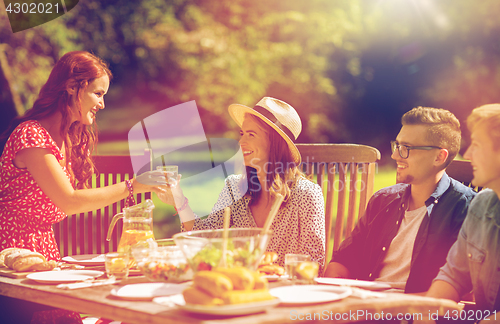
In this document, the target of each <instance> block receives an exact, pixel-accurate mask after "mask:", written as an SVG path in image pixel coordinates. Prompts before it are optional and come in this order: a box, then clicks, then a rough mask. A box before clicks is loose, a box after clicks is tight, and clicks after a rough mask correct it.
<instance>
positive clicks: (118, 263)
mask: <svg viewBox="0 0 500 324" xmlns="http://www.w3.org/2000/svg"><path fill="white" fill-rule="evenodd" d="M126 267H127V265H126V264H125V260H124V259H121V258H116V259H113V260H111V269H112V270H113V271H120V270H122V269H125V268H126Z"/></svg>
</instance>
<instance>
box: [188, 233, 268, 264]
mask: <svg viewBox="0 0 500 324" xmlns="http://www.w3.org/2000/svg"><path fill="white" fill-rule="evenodd" d="M249 244H250V243H249V242H246V243H245V246H244V247H239V248H235V247H234V245H233V244H232V242H231V240H229V242H228V245H227V254H226V264H227V266H228V268H233V267H240V266H244V267H248V266H250V265H252V264H254V263H255V261H256V259H257V257H258V255H260V250H259V249H258V248H256V249H254V250H253V251H250V249H249V247H248V245H249ZM221 258H222V250H221V249H219V248H218V247H216V246H213V245H212V246H207V247H204V248H203V249H201V250H200V251H199V252H198V253H197V254H196V255H195V256H194V257H193V258H192V260H191V262H192V264H193V265H194V269H196V270H198V271H204V270H211V269H212V268H215V267H217V266H218V265H219V262H220V259H221Z"/></svg>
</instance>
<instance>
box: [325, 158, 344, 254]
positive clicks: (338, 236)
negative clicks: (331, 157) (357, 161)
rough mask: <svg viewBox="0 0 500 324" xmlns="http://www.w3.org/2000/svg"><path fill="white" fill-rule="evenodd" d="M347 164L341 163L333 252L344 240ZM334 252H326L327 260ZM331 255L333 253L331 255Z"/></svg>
mask: <svg viewBox="0 0 500 324" xmlns="http://www.w3.org/2000/svg"><path fill="white" fill-rule="evenodd" d="M345 169H346V167H345V163H339V181H338V182H339V186H338V192H337V194H338V200H337V213H336V214H335V217H336V223H335V228H334V229H333V230H334V236H333V250H332V251H335V250H337V249H338V247H339V246H340V242H341V241H342V238H343V237H344V215H345V199H346V189H345V188H346V184H347V183H346V182H347V181H346V178H347V176H346V173H345ZM330 190H332V191H335V186H334V184H332V186H331V187H330ZM325 231H332V229H331V228H329V229H327V228H326V227H325ZM332 251H326V253H327V255H326V260H329V259H328V258H329V257H331V256H330V255H328V252H332ZM330 254H331V253H330Z"/></svg>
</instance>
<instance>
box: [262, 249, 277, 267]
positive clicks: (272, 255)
mask: <svg viewBox="0 0 500 324" xmlns="http://www.w3.org/2000/svg"><path fill="white" fill-rule="evenodd" d="M276 260H278V253H276V252H267V251H266V252H264V254H263V255H262V259H261V260H260V263H259V265H267V264H272V263H273V262H276Z"/></svg>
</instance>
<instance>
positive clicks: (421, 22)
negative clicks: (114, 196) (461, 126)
mask: <svg viewBox="0 0 500 324" xmlns="http://www.w3.org/2000/svg"><path fill="white" fill-rule="evenodd" d="M499 11H500V5H499V4H498V1H496V0H485V1H481V2H472V1H469V0H455V1H425V2H423V1H400V0H383V1H366V0H350V1H340V0H337V1H332V0H310V1H303V0H290V1H281V0H266V1H264V0H253V1H250V0H234V1H220V0H169V1H164V0H137V1H130V0H99V1H80V2H79V4H78V5H77V6H76V7H75V8H74V9H73V10H71V11H70V12H68V13H67V14H65V15H64V16H63V17H61V18H58V19H55V20H53V21H51V22H49V23H46V24H44V25H42V26H39V27H36V28H32V29H29V30H26V31H23V32H19V33H15V34H12V33H11V31H10V28H9V26H8V20H7V17H6V15H4V14H0V43H2V44H6V45H7V48H6V50H5V51H6V54H7V58H8V60H9V62H10V68H11V69H12V72H13V74H14V75H15V76H16V85H15V87H14V88H15V89H17V91H18V92H19V93H20V94H21V97H22V100H23V104H24V105H25V107H26V108H29V107H30V106H31V104H32V102H33V100H34V97H35V96H36V94H37V93H38V89H39V88H40V86H41V85H42V84H43V82H44V81H45V79H46V77H47V75H48V72H49V71H50V68H51V66H53V64H54V62H55V61H56V60H57V59H58V58H59V57H60V56H61V55H62V54H63V53H65V52H67V51H70V50H75V49H84V50H88V51H92V52H94V53H96V54H97V55H99V56H101V57H103V58H104V59H105V60H107V61H108V62H110V64H111V68H112V71H113V73H114V74H115V79H114V81H113V84H112V87H111V90H110V94H109V96H108V98H109V100H110V101H109V102H108V107H109V108H110V109H117V110H118V109H119V110H120V118H122V119H128V120H129V121H130V122H129V123H116V122H113V121H112V118H115V117H116V114H113V113H111V114H110V115H109V120H108V121H105V122H104V125H105V126H106V127H105V128H104V131H105V132H107V131H109V132H117V133H121V134H123V133H124V132H126V128H127V127H128V126H129V125H133V124H135V122H137V121H138V120H139V119H141V118H143V117H144V116H145V115H146V116H147V115H148V114H151V113H154V112H155V111H158V110H160V109H164V108H166V107H169V106H172V105H174V104H178V103H181V102H186V101H189V100H196V102H197V105H198V107H199V108H200V110H201V115H202V119H203V123H204V127H205V130H206V132H208V133H209V134H211V135H215V134H217V135H221V134H224V133H226V132H228V131H233V130H234V129H235V127H236V125H235V124H234V123H233V122H232V121H231V120H230V118H229V116H228V114H227V107H228V105H229V104H231V103H235V102H237V103H241V104H246V105H250V106H251V105H253V104H255V102H256V101H258V100H259V99H260V98H261V97H262V96H264V95H269V96H275V97H278V98H282V99H284V100H285V101H287V102H289V103H290V104H292V105H293V106H294V107H296V108H297V110H298V111H299V114H300V115H301V117H302V120H303V124H304V129H303V133H302V135H301V137H300V138H299V141H300V142H358V143H364V144H370V145H374V146H377V147H379V148H381V147H382V146H383V145H386V144H385V143H386V142H387V137H388V136H389V137H392V136H393V135H394V134H393V133H394V132H395V131H396V129H397V128H398V127H399V123H398V120H399V118H400V116H401V114H402V113H404V112H405V111H407V110H409V109H410V108H412V106H414V105H426V106H438V107H444V108H448V109H451V110H452V111H453V112H455V113H457V114H458V115H459V116H460V117H463V116H465V115H467V113H468V112H469V111H470V109H471V108H472V107H474V106H477V105H479V104H483V103H485V102H496V101H498V99H499V98H498V95H497V91H496V89H497V85H498V82H500V76H499V75H500V74H499V73H500V69H499V65H500V62H499V60H498V53H497V52H498V44H497V41H496V38H495V37H496V36H495V35H496V32H497V30H498V24H499V23H498V19H497V17H498V14H499ZM489 44H492V46H490V45H489ZM430 57H432V58H433V59H432V60H430V59H429V58H430ZM436 60H437V61H436ZM431 61H432V62H431ZM387 69H392V70H390V71H391V72H392V75H398V77H399V78H401V79H398V78H395V79H394V80H390V81H391V82H388V81H387V80H388V78H387V76H388V71H387ZM419 69H421V70H423V69H427V70H426V72H425V73H426V74H425V76H420V75H421V74H418V73H416V71H419ZM406 71H408V72H406ZM398 73H399V74H398ZM412 73H413V74H412ZM415 73H416V74H415ZM413 75H416V76H420V79H418V82H417V81H413V80H414V79H412V78H414V77H413ZM385 82H388V83H385ZM401 83H405V84H406V83H408V87H411V90H408V93H403V94H401V93H398V91H399V88H397V87H398V86H399V85H400V84H401ZM376 84H382V85H383V86H385V88H383V91H384V92H382V93H378V96H379V97H380V98H379V97H375V98H373V97H370V98H369V99H367V97H366V95H367V93H370V91H373V90H371V89H372V88H373V87H374V85H376ZM377 90H378V89H377ZM379 92H380V91H379ZM399 97H402V98H401V99H400V98H399ZM464 97H465V99H466V100H463V99H464ZM363 100H366V101H363ZM391 100H392V102H391ZM398 100H399V101H398ZM388 101H389V104H392V106H391V107H390V108H388V109H391V110H387V111H385V110H384V114H378V112H377V110H378V109H384V108H381V107H383V106H384V104H385V103H386V102H388ZM138 107H139V108H140V109H138ZM452 108H453V109H452ZM385 115H390V116H391V117H390V118H384V117H385ZM381 116H383V117H381ZM370 126H371V127H370ZM115 127H116V128H115ZM370 130H371V131H370ZM382 151H383V153H384V152H385V151H384V150H382Z"/></svg>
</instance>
